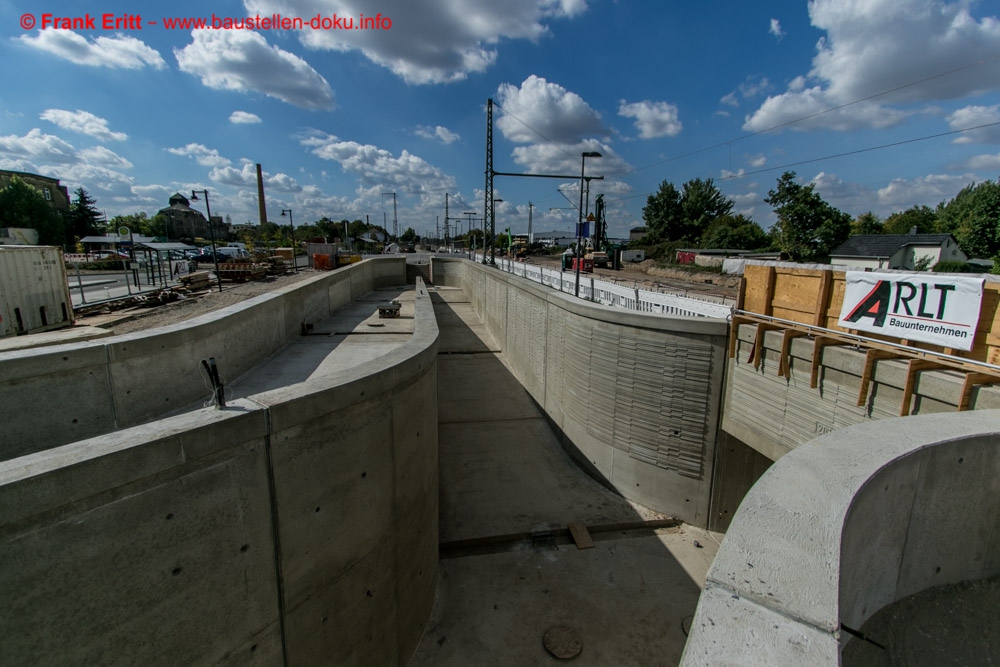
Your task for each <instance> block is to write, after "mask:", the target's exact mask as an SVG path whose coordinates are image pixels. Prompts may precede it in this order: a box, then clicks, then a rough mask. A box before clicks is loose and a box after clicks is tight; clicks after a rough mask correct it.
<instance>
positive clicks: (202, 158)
mask: <svg viewBox="0 0 1000 667" xmlns="http://www.w3.org/2000/svg"><path fill="white" fill-rule="evenodd" d="M166 150H167V152H168V153H173V154H174V155H180V156H187V157H192V158H194V159H195V161H196V162H197V163H198V164H200V165H201V166H203V167H224V166H226V165H228V164H229V163H230V160H229V159H227V158H224V157H222V156H221V155H219V151H218V150H216V149H214V148H208V147H207V146H205V145H204V144H188V145H187V146H182V147H180V148H168V149H166Z"/></svg>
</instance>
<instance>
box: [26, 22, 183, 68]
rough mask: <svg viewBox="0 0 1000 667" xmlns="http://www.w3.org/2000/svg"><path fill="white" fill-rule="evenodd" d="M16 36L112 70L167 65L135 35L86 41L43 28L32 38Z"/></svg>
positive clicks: (69, 32)
mask: <svg viewBox="0 0 1000 667" xmlns="http://www.w3.org/2000/svg"><path fill="white" fill-rule="evenodd" d="M18 39H19V40H20V41H21V42H22V43H23V44H27V45H28V46H30V47H32V48H35V49H38V50H39V51H45V52H46V53H51V54H53V55H56V56H59V57H60V58H64V59H66V60H69V61H70V62H73V63H76V64H77V65H88V66H90V67H110V68H115V69H142V68H143V67H152V68H153V69H163V68H165V67H166V66H167V63H166V62H164V60H163V58H162V57H161V56H160V54H159V52H157V51H156V50H155V49H152V48H150V47H148V46H146V44H145V43H144V42H142V41H141V40H138V39H136V38H135V37H128V36H125V35H122V34H117V35H114V36H113V37H103V36H101V37H97V38H96V39H93V40H88V39H87V38H86V37H84V36H82V35H80V34H78V33H75V32H73V31H72V30H57V29H55V28H46V29H44V30H40V31H39V32H38V34H37V35H35V36H34V37H32V36H30V35H21V36H20V37H18Z"/></svg>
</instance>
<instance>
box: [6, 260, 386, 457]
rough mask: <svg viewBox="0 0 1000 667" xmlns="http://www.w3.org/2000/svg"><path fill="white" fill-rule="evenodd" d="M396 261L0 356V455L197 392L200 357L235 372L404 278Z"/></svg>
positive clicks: (43, 445) (168, 409) (90, 432)
mask: <svg viewBox="0 0 1000 667" xmlns="http://www.w3.org/2000/svg"><path fill="white" fill-rule="evenodd" d="M405 261H406V260H405V259H404V258H384V259H383V258H379V259H370V260H367V261H364V262H361V263H359V264H354V265H351V266H350V267H347V268H344V269H341V270H339V271H335V272H330V273H323V274H319V275H317V276H315V277H313V278H309V279H306V280H305V281H303V282H301V283H297V284H295V285H292V286H290V287H288V288H285V289H283V290H279V291H276V292H272V293H270V294H266V295H263V296H260V297H257V298H255V299H251V300H249V301H245V302H243V303H240V304H237V305H234V306H230V307H229V308H226V309H224V310H221V311H217V312H215V313H212V314H209V315H205V316H202V317H199V318H195V319H191V320H188V321H186V322H183V323H181V324H178V325H175V326H169V327H163V328H160V329H155V330H153V331H150V332H141V333H135V334H128V335H124V336H114V337H111V338H103V339H101V340H99V341H94V342H90V343H83V344H79V343H77V344H73V345H61V346H55V347H47V348H38V349H32V350H23V351H16V352H8V353H3V354H0V405H3V406H4V420H3V427H2V428H0V460H6V459H11V458H15V457H18V456H24V455H25V454H30V453H32V452H36V451H40V450H43V449H47V448H51V447H57V446H59V445H64V444H67V443H70V442H76V441H77V440H82V439H84V438H91V437H94V436H96V435H100V434H103V433H110V432H111V431H114V430H116V429H120V428H128V427H130V426H135V425H137V424H142V423H144V422H147V421H150V420H153V419H157V418H159V417H162V416H164V415H167V414H170V413H173V412H176V411H177V410H179V409H181V408H184V407H186V406H188V405H190V404H191V403H193V402H195V401H198V400H199V399H202V398H207V397H208V395H209V393H210V391H208V390H206V388H205V380H204V373H203V372H202V371H201V365H200V363H201V360H202V359H206V358H208V357H215V359H216V362H217V363H218V366H219V370H220V373H221V374H222V375H223V376H224V377H225V378H227V380H229V381H231V380H235V379H236V378H237V377H239V376H240V375H242V374H243V373H245V372H246V371H247V370H249V369H250V368H252V367H253V366H255V365H257V364H259V363H260V361H261V359H262V358H263V357H267V356H269V355H271V354H274V353H275V352H277V351H278V350H279V349H280V348H281V347H282V346H284V345H285V344H286V343H287V342H288V341H289V340H290V339H291V338H292V337H294V336H297V335H299V332H300V330H301V326H302V323H303V322H315V321H317V320H321V319H325V318H327V317H329V316H330V315H332V314H333V313H334V312H335V311H336V310H337V309H339V308H341V307H342V306H345V305H347V304H349V303H351V301H352V300H353V299H355V298H358V297H360V296H361V295H363V294H367V293H368V292H371V291H372V290H374V289H376V288H378V287H383V286H392V285H402V284H404V283H405V282H406V266H405ZM40 406H45V407H42V408H41V409H40ZM46 408H47V409H46Z"/></svg>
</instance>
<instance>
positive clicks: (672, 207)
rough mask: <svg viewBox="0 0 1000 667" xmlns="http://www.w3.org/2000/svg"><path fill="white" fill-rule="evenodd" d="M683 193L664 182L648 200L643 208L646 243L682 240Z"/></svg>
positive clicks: (671, 184)
mask: <svg viewBox="0 0 1000 667" xmlns="http://www.w3.org/2000/svg"><path fill="white" fill-rule="evenodd" d="M682 214H683V211H682V209H681V193H680V192H678V191H677V188H675V187H674V184H673V183H670V182H669V181H663V182H662V183H660V189H659V190H658V191H657V192H656V193H655V194H651V195H649V197H647V198H646V205H645V206H643V207H642V219H643V221H645V223H646V230H647V233H646V242H647V243H649V244H650V245H652V244H655V243H658V242H660V241H668V240H671V239H680V236H679V234H680V233H681V229H682V225H681V216H682Z"/></svg>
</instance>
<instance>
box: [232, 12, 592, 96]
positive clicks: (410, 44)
mask: <svg viewBox="0 0 1000 667" xmlns="http://www.w3.org/2000/svg"><path fill="white" fill-rule="evenodd" d="M244 5H245V7H246V8H247V10H248V11H249V12H250V13H251V14H260V15H262V16H266V15H270V14H273V13H280V14H284V15H286V16H303V17H311V16H316V15H317V14H322V15H323V16H331V15H333V14H336V15H337V16H340V17H345V18H351V19H353V20H354V28H355V29H351V30H309V29H307V30H303V31H301V32H300V33H299V39H301V40H302V42H303V43H304V44H305V45H306V46H308V47H310V48H313V49H324V50H332V51H341V52H346V51H357V52H360V53H361V54H363V55H364V57H366V58H368V59H369V60H371V61H372V62H374V63H377V64H378V65H381V66H383V67H386V68H388V69H389V70H391V71H392V72H394V73H395V74H397V75H398V76H400V77H402V78H403V79H404V80H405V81H406V82H407V83H412V84H428V83H445V82H451V81H460V80H462V79H465V78H466V77H467V76H468V75H469V74H472V73H477V72H484V71H485V70H486V69H487V68H488V67H490V66H491V65H493V63H494V62H496V58H497V51H496V45H497V44H498V43H499V42H500V41H501V40H511V39H529V40H532V41H536V40H538V39H540V38H542V37H544V36H545V35H546V34H547V33H548V31H549V28H548V23H549V22H550V21H553V20H558V19H563V18H571V17H573V16H576V15H578V14H580V13H582V12H584V11H585V10H586V9H587V4H586V1H585V0H505V1H504V2H502V3H501V2H486V1H478V2H453V1H450V0H449V1H443V0H435V1H433V2H430V1H425V2H413V1H412V0H380V2H379V3H378V6H377V11H379V12H380V13H381V17H382V18H383V19H384V18H385V17H388V18H389V20H390V21H391V27H388V29H386V25H387V24H385V23H384V22H383V21H382V20H381V19H380V25H379V27H380V29H378V30H368V29H364V30H362V29H358V26H359V25H360V24H359V22H358V18H359V17H360V14H362V13H364V15H365V17H366V18H370V17H372V16H373V15H374V13H373V12H372V13H370V12H369V9H371V10H375V7H371V8H370V7H369V6H366V5H365V4H364V3H360V2H358V1H357V0H245V2H244Z"/></svg>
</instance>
